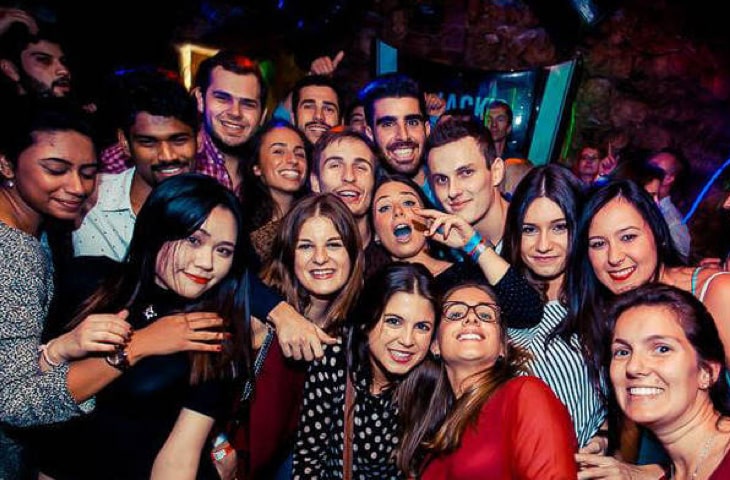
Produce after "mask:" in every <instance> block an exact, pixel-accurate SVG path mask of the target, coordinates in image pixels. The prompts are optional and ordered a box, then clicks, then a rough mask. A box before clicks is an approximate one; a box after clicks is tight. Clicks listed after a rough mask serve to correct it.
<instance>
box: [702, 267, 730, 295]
mask: <svg viewBox="0 0 730 480" xmlns="http://www.w3.org/2000/svg"><path fill="white" fill-rule="evenodd" d="M720 275H730V272H715V273H713V274H712V275H710V278H708V279H707V280H705V283H704V284H703V285H702V290H700V294H699V295H698V296H697V298H699V299H700V302H704V301H705V295H706V294H707V289H708V288H710V283H712V281H713V280H714V279H715V278H716V277H719V276H720Z"/></svg>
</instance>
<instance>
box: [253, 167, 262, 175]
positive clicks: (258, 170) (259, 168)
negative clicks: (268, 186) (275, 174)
mask: <svg viewBox="0 0 730 480" xmlns="http://www.w3.org/2000/svg"><path fill="white" fill-rule="evenodd" d="M252 171H253V174H254V175H256V176H257V177H260V176H261V167H259V166H258V165H254V166H253V168H252Z"/></svg>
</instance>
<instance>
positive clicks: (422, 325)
mask: <svg viewBox="0 0 730 480" xmlns="http://www.w3.org/2000/svg"><path fill="white" fill-rule="evenodd" d="M415 329H416V330H420V331H422V332H430V331H431V324H430V323H428V322H418V323H417V324H416V326H415Z"/></svg>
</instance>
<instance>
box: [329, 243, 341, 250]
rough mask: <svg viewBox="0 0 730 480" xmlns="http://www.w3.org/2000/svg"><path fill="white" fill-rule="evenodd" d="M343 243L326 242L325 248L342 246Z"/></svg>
mask: <svg viewBox="0 0 730 480" xmlns="http://www.w3.org/2000/svg"><path fill="white" fill-rule="evenodd" d="M342 247H344V245H343V244H342V242H327V248H333V249H334V248H342Z"/></svg>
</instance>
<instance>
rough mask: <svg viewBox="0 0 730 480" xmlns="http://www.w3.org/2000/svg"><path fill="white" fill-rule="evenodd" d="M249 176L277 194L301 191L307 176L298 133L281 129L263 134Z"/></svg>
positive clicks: (301, 142)
mask: <svg viewBox="0 0 730 480" xmlns="http://www.w3.org/2000/svg"><path fill="white" fill-rule="evenodd" d="M253 173H254V175H256V176H258V177H261V181H262V182H263V183H264V185H266V186H267V187H268V188H269V189H270V190H272V191H275V192H277V193H284V194H288V195H291V194H294V193H296V192H298V191H299V190H301V188H302V187H303V186H304V182H305V180H306V177H307V156H306V152H305V150H304V142H303V141H302V138H301V137H300V136H299V134H297V132H295V131H294V130H292V129H291V128H285V127H278V128H274V129H273V130H271V131H269V132H267V133H266V134H265V135H264V138H262V139H261V149H260V151H259V158H258V164H257V165H254V167H253Z"/></svg>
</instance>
